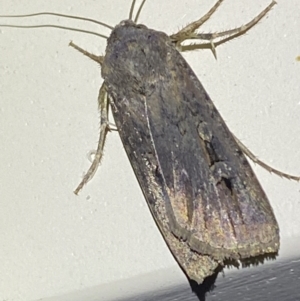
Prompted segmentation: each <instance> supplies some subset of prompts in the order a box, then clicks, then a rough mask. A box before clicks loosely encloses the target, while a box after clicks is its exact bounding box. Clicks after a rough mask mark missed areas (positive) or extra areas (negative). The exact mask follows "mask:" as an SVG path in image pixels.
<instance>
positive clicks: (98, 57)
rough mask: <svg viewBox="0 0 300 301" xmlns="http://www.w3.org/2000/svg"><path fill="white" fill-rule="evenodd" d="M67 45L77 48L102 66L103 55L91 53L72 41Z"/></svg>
mask: <svg viewBox="0 0 300 301" xmlns="http://www.w3.org/2000/svg"><path fill="white" fill-rule="evenodd" d="M69 46H71V47H73V48H74V49H76V50H78V51H79V52H80V53H82V54H83V55H85V56H87V57H89V58H90V59H92V60H93V61H95V62H96V63H98V64H100V65H101V66H102V63H103V59H104V56H102V55H95V54H92V53H90V52H88V51H86V50H84V49H83V48H81V47H79V46H77V45H76V44H74V43H73V42H72V41H71V42H70V43H69Z"/></svg>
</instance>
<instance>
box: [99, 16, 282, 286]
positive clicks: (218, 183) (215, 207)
mask: <svg viewBox="0 0 300 301" xmlns="http://www.w3.org/2000/svg"><path fill="white" fill-rule="evenodd" d="M102 76H103V78H104V81H105V84H106V86H107V89H108V95H109V99H110V102H111V105H112V111H113V115H114V119H115V123H116V125H117V127H118V131H119V134H120V136H121V139H122V141H123V145H124V147H125V150H126V152H127V155H128V157H129V160H130V162H131V164H132V166H133V169H134V171H135V174H136V176H137V178H138V181H139V183H140V186H141V187H142V189H143V192H144V195H145V197H146V200H147V202H148V205H149V207H150V209H151V212H152V214H153V216H154V218H155V221H156V223H157V224H158V225H159V227H160V230H161V232H162V234H163V236H164V238H165V240H166V242H167V243H168V245H169V247H170V248H171V250H172V252H173V254H174V256H175V258H176V259H177V261H178V262H179V263H180V265H181V266H182V267H183V269H184V270H185V271H186V273H187V274H188V276H189V277H190V278H192V279H195V280H196V281H198V280H199V279H201V277H202V278H203V277H205V276H208V275H210V274H211V273H212V271H213V270H214V269H215V268H216V266H217V265H218V263H220V262H222V261H223V260H225V259H233V260H238V259H243V258H248V257H251V256H258V255H267V254H268V253H276V252H277V251H278V248H279V228H278V225H277V222H276V219H275V216H274V213H273V210H272V208H271V206H270V204H269V201H268V199H267V197H266V195H265V193H264V191H263V189H262V188H261V186H260V184H259V182H258V180H257V179H256V177H255V175H254V173H253V171H252V169H251V167H250V165H249V163H248V162H247V160H246V158H245V156H244V154H243V153H242V151H241V150H240V149H239V146H238V145H237V143H236V141H235V139H234V138H233V136H232V134H231V133H230V131H229V130H228V128H227V126H226V124H225V123H224V121H223V119H222V118H221V116H220V114H219V113H218V111H217V110H216V108H215V106H214V104H213V103H212V101H211V99H210V98H209V96H208V94H207V93H206V92H205V90H204V88H203V87H202V85H201V83H200V82H199V80H198V79H197V77H196V76H195V74H194V72H193V71H192V69H191V68H190V66H189V65H188V64H187V62H186V61H185V60H184V58H183V57H182V56H181V54H180V53H179V52H178V51H177V50H176V49H175V47H174V46H173V44H172V42H171V41H170V39H169V37H168V36H167V35H166V34H164V33H162V32H158V31H154V30H150V29H148V28H146V27H145V26H140V25H135V24H134V23H133V22H131V21H124V22H121V23H120V25H118V26H116V28H115V29H114V30H113V31H112V33H111V36H110V37H109V39H108V45H107V49H106V54H105V59H104V63H103V66H102ZM198 282H199V281H198Z"/></svg>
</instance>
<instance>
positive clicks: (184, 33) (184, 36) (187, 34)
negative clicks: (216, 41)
mask: <svg viewBox="0 0 300 301" xmlns="http://www.w3.org/2000/svg"><path fill="white" fill-rule="evenodd" d="M223 1H224V0H219V1H218V2H217V3H216V4H215V5H214V6H213V7H212V8H211V9H210V10H209V11H208V12H207V13H206V14H205V15H204V16H202V17H201V18H200V19H199V20H197V21H194V22H192V23H190V24H188V25H187V26H185V27H183V28H182V29H181V30H179V31H178V32H177V33H175V34H172V35H171V36H170V38H171V39H172V40H173V41H175V42H176V43H179V44H180V43H181V42H183V41H184V40H188V39H193V38H191V36H195V35H196V33H195V30H196V29H198V28H199V27H201V25H203V24H204V23H205V22H206V21H207V20H208V19H209V18H210V17H211V16H212V14H213V13H214V12H215V11H216V10H217V9H218V7H219V6H220V5H221V3H222V2H223Z"/></svg>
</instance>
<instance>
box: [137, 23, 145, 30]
mask: <svg viewBox="0 0 300 301" xmlns="http://www.w3.org/2000/svg"><path fill="white" fill-rule="evenodd" d="M136 28H138V29H145V28H147V26H145V25H143V24H138V25H137V26H136Z"/></svg>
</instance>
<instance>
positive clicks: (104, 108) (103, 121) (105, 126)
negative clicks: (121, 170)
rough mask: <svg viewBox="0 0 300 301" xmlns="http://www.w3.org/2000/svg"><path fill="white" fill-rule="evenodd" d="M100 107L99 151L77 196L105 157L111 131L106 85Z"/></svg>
mask: <svg viewBox="0 0 300 301" xmlns="http://www.w3.org/2000/svg"><path fill="white" fill-rule="evenodd" d="M98 105H99V110H100V114H101V117H100V137H99V142H98V147H97V151H96V154H95V157H94V160H93V162H92V165H91V167H90V168H89V170H88V171H87V173H86V174H85V176H84V177H83V179H82V181H81V182H80V184H79V185H78V186H77V188H76V189H75V190H74V193H75V194H78V192H79V191H80V190H81V189H82V187H83V186H84V185H85V184H86V183H87V182H89V181H90V180H91V179H92V178H93V176H94V174H95V173H96V171H97V168H98V166H99V164H100V161H101V159H102V156H103V148H104V143H105V137H106V134H107V132H108V131H109V130H110V127H109V122H108V105H109V101H108V97H107V91H106V86H105V83H103V84H102V86H101V88H100V91H99V96H98Z"/></svg>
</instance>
